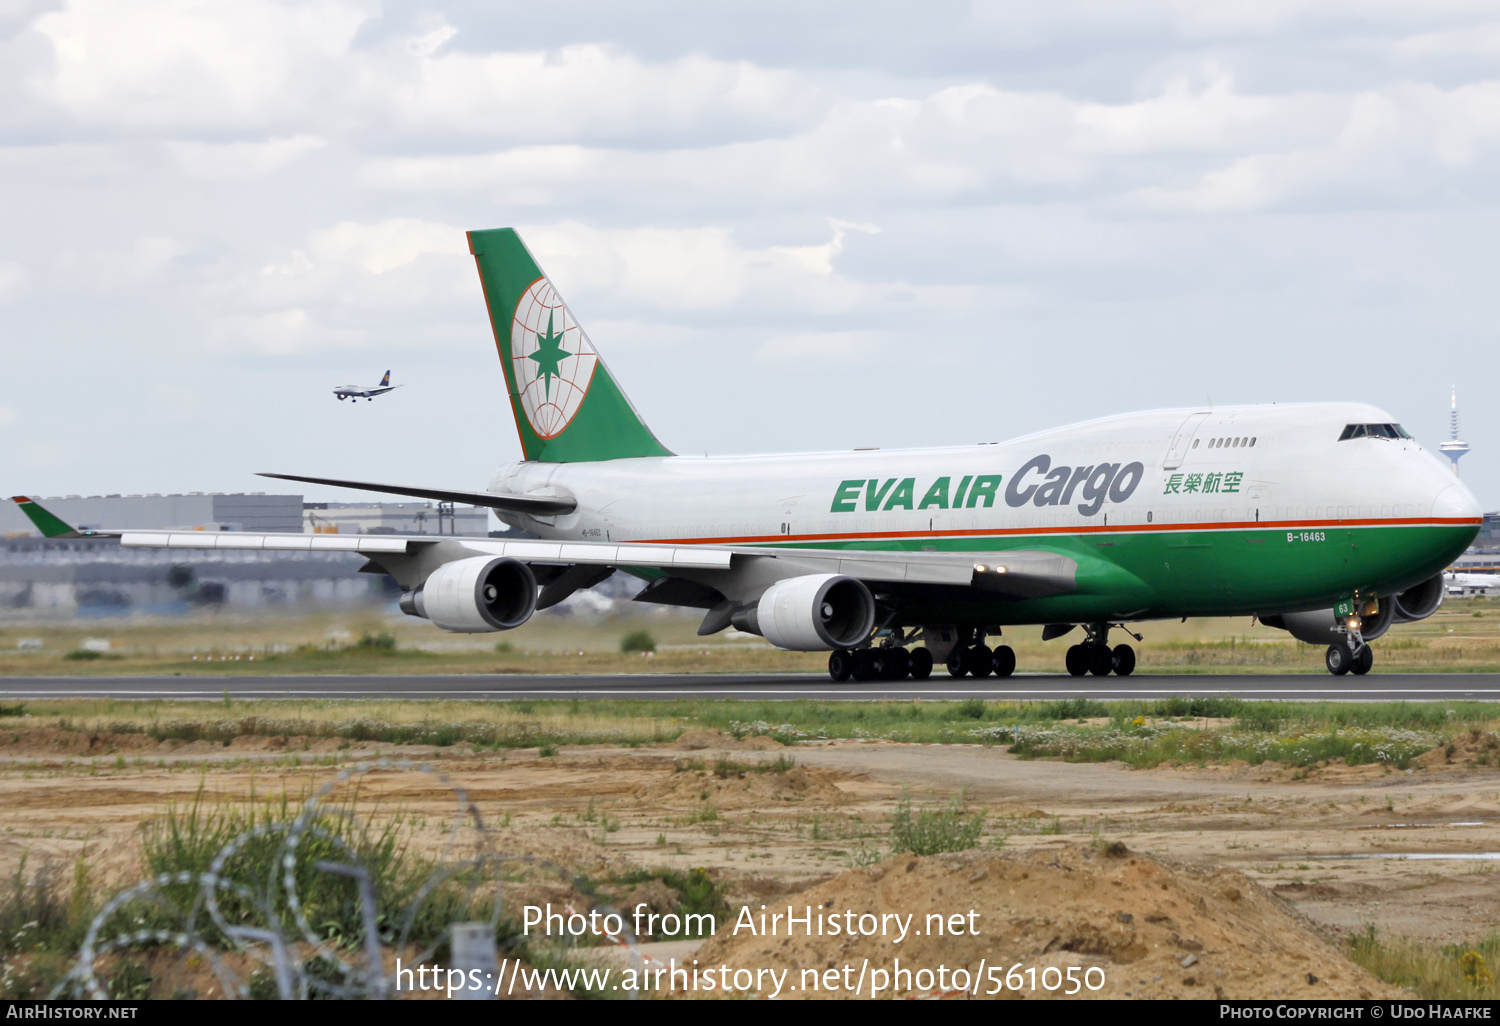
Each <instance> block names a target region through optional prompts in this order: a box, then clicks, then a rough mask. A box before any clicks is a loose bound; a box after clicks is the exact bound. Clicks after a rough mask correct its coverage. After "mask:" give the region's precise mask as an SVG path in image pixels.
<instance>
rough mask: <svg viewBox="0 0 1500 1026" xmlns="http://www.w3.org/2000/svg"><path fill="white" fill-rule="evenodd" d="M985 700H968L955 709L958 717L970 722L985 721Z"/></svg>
mask: <svg viewBox="0 0 1500 1026" xmlns="http://www.w3.org/2000/svg"><path fill="white" fill-rule="evenodd" d="M984 709H985V706H984V700H983V699H980V698H966V699H964V700H963V701H962V702H959V703H958V704H957V705H955V706H954V707H953V711H954V712H955V713H957V714H958V715H960V716H962V717H964V718H965V719H970V720H982V719H984Z"/></svg>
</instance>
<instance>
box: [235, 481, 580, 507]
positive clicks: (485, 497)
mask: <svg viewBox="0 0 1500 1026" xmlns="http://www.w3.org/2000/svg"><path fill="white" fill-rule="evenodd" d="M256 476H258V477H274V478H277V479H278V480H281V481H302V482H304V483H306V484H321V485H332V486H334V487H335V488H355V489H358V490H359V491H364V492H385V493H386V494H387V495H410V496H414V497H415V498H419V499H437V500H438V501H439V502H462V503H464V504H465V505H468V506H488V507H489V508H490V509H500V510H505V511H506V512H509V513H530V514H531V515H532V516H538V517H553V516H558V515H560V514H564V513H571V512H573V511H574V510H575V509H577V508H578V503H577V502H576V501H574V500H573V499H564V498H550V497H548V496H544V495H498V494H496V493H495V492H459V491H454V490H453V489H451V488H416V487H412V486H410V485H393V484H376V483H374V482H371V481H344V480H341V479H339V478H334V477H302V476H300V475H298V474H258V475H256Z"/></svg>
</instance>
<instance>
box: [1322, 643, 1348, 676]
mask: <svg viewBox="0 0 1500 1026" xmlns="http://www.w3.org/2000/svg"><path fill="white" fill-rule="evenodd" d="M1323 662H1324V664H1325V665H1326V666H1327V667H1328V672H1329V673H1331V674H1333V675H1334V676H1335V677H1342V676H1343V675H1344V674H1346V673H1348V672H1349V670H1350V669H1351V668H1352V667H1353V666H1354V657H1353V656H1352V655H1350V654H1349V648H1348V646H1347V645H1345V644H1343V643H1342V642H1337V641H1336V642H1334V643H1333V644H1332V645H1329V646H1328V652H1327V654H1326V655H1324V656H1323Z"/></svg>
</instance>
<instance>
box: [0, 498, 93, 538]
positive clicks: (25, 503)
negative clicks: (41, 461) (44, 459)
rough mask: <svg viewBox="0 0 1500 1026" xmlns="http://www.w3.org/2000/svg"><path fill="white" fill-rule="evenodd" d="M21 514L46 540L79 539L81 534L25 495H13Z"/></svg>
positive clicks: (13, 500) (12, 499)
mask: <svg viewBox="0 0 1500 1026" xmlns="http://www.w3.org/2000/svg"><path fill="white" fill-rule="evenodd" d="M10 501H11V502H14V503H15V504H16V505H17V506H20V507H21V512H22V513H25V514H26V519H28V520H30V521H31V522H32V523H33V524H35V525H36V529H37V530H38V531H41V532H42V537H44V538H78V537H81V534H80V533H79V532H78V531H75V530H74V529H73V528H72V527H71V526H70V525H68V524H65V523H63V522H62V521H61V520H59V519H58V518H57V517H55V516H53V515H52V514H51V513H49V512H48V511H47V510H45V509H43V508H42V507H41V506H38V505H37V504H36V503H35V502H32V501H31V500H30V499H28V498H27V497H26V496H24V495H13V496H11V499H10Z"/></svg>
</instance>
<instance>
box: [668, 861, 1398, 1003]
mask: <svg viewBox="0 0 1500 1026" xmlns="http://www.w3.org/2000/svg"><path fill="white" fill-rule="evenodd" d="M783 905H790V906H792V908H794V909H796V910H797V914H798V915H802V914H804V912H803V910H804V908H805V907H806V906H812V907H813V909H814V912H815V913H816V912H817V911H819V910H822V911H823V912H824V914H825V915H830V914H833V913H838V914H839V915H840V916H841V917H842V915H843V913H844V912H845V910H852V911H853V913H854V914H855V917H856V918H857V917H858V916H859V915H860V914H862V913H875V914H876V915H877V916H879V915H881V914H882V913H897V914H901V915H908V914H912V916H913V917H912V920H911V923H910V929H911V932H910V933H909V934H908V935H907V936H906V938H905V940H904V941H900V942H899V943H898V942H896V940H895V938H894V935H893V934H888V935H887V936H885V937H881V936H879V935H875V936H855V937H849V936H846V935H840V936H821V937H820V936H811V937H808V936H803V935H802V931H801V930H800V928H799V931H798V935H797V936H793V937H788V936H786V931H785V929H784V928H783V929H782V931H781V936H779V937H773V936H764V935H762V936H752V935H750V934H749V932H748V931H745V930H742V931H741V932H740V934H739V936H737V937H736V936H735V934H734V930H733V927H734V923H733V922H731V923H730V924H729V925H728V926H726V927H724V928H721V929H720V930H719V931H718V933H717V934H716V935H715V936H714V938H713V939H712V940H710V941H709V942H708V943H707V944H705V945H704V946H703V948H702V949H700V950H699V951H698V953H697V954H696V956H695V957H697V959H698V960H699V961H700V962H701V963H703V964H705V965H718V964H720V963H725V964H728V965H733V966H775V967H776V968H778V969H779V968H787V969H791V970H792V972H791V973H790V974H789V975H788V977H787V979H788V982H789V986H788V988H787V991H786V992H784V996H811V995H810V994H808V993H807V992H805V991H793V990H791V986H790V985H795V984H796V983H797V982H798V980H799V978H800V975H801V972H802V970H806V969H818V970H823V969H825V967H835V966H844V965H848V964H852V965H854V966H855V971H856V973H857V972H858V970H859V967H860V966H861V965H862V964H863V960H864V959H869V969H870V970H874V969H877V968H883V969H887V970H890V969H893V968H894V965H893V963H894V960H895V959H896V958H898V957H899V958H900V960H901V964H902V967H904V968H909V969H912V970H916V969H921V968H926V969H930V970H935V969H937V968H938V966H939V965H943V966H946V967H947V969H948V971H949V972H952V971H953V970H954V969H955V968H958V967H966V968H967V969H968V970H969V972H970V973H975V972H977V970H978V968H979V965H980V961H981V959H983V960H984V961H985V965H986V966H987V967H992V966H1002V967H1004V969H1005V970H1008V969H1009V968H1010V967H1012V966H1015V965H1016V964H1018V963H1019V964H1020V965H1021V967H1022V969H1023V970H1024V969H1028V968H1031V967H1035V969H1036V978H1037V979H1038V980H1042V979H1046V978H1049V977H1050V976H1051V974H1044V973H1043V970H1044V969H1045V968H1046V967H1047V966H1057V967H1059V969H1061V970H1063V971H1064V972H1065V971H1066V969H1067V968H1069V967H1075V966H1076V967H1080V968H1083V969H1087V968H1088V967H1090V966H1097V967H1099V968H1100V969H1102V970H1103V972H1104V977H1105V981H1106V982H1105V984H1104V985H1103V987H1102V988H1101V989H1099V990H1097V991H1088V990H1085V991H1083V992H1082V993H1081V994H1078V995H1076V996H1078V997H1104V998H1119V997H1133V998H1172V997H1177V998H1252V997H1254V998H1269V997H1295V998H1308V999H1350V998H1365V999H1368V998H1372V997H1402V996H1406V995H1405V994H1404V992H1403V991H1401V990H1399V989H1398V988H1395V987H1392V986H1390V985H1388V984H1385V983H1382V982H1380V981H1379V980H1377V979H1376V978H1375V977H1374V976H1372V975H1370V974H1369V973H1368V972H1366V971H1365V970H1364V969H1361V968H1360V967H1359V966H1357V965H1355V964H1354V963H1353V962H1351V961H1349V960H1348V959H1347V958H1346V957H1344V955H1343V954H1342V953H1341V952H1339V951H1338V950H1337V949H1336V948H1335V947H1333V946H1331V945H1330V944H1329V943H1328V942H1327V941H1325V940H1323V939H1322V938H1321V937H1319V936H1318V935H1317V934H1316V933H1315V932H1314V931H1313V929H1312V928H1311V927H1309V926H1308V925H1307V924H1306V923H1305V922H1304V921H1303V920H1301V919H1299V918H1298V917H1297V916H1296V915H1295V914H1294V913H1292V912H1291V911H1290V910H1289V909H1288V908H1287V906H1286V905H1285V904H1284V903H1282V902H1281V901H1278V900H1277V899H1276V898H1274V897H1272V896H1271V895H1270V894H1268V893H1267V892H1266V891H1265V890H1263V889H1262V888H1260V887H1259V886H1257V885H1256V884H1255V883H1253V882H1252V881H1250V880H1249V879H1248V878H1247V877H1245V876H1244V875H1242V874H1240V873H1237V872H1233V871H1231V870H1222V869H1209V868H1202V867H1196V866H1189V865H1180V864H1174V863H1170V862H1167V861H1165V860H1161V859H1157V858H1154V857H1150V856H1146V855H1142V854H1139V853H1135V852H1130V851H1128V850H1125V849H1124V847H1123V845H1116V846H1114V848H1113V851H1108V850H1106V851H1096V850H1093V849H1091V848H1089V847H1087V846H1082V845H1072V846H1069V847H1067V848H1062V849H1054V850H1049V851H1040V852H1030V853H1019V852H1015V853H1012V852H998V853H997V852H979V851H973V852H964V853H962V854H958V855H943V856H934V857H929V858H918V857H916V856H909V855H908V856H897V857H895V858H891V859H887V860H886V861H885V862H882V863H881V864H879V865H878V866H875V867H873V868H871V869H865V870H854V871H850V872H846V873H843V874H841V875H839V876H838V877H835V878H834V879H832V880H830V881H828V882H827V883H823V884H819V885H817V886H815V887H812V888H809V889H807V890H805V891H802V892H801V893H799V894H795V895H792V896H791V897H789V898H786V899H782V900H778V901H777V903H776V906H777V908H776V909H772V908H770V907H768V909H767V911H768V912H770V911H776V910H781V911H783V912H784V911H785V910H784V908H781V906H783ZM971 910H972V911H973V912H974V913H975V915H974V916H973V918H972V920H970V918H969V913H970V911H971ZM759 914H760V913H759V912H756V913H755V915H757V916H758V915H759ZM929 914H933V915H936V914H941V915H942V916H943V917H944V918H945V920H946V919H947V917H950V916H954V915H956V914H961V915H962V917H963V921H964V922H965V923H967V922H970V921H972V922H973V924H974V926H975V927H976V928H977V930H976V933H977V935H971V934H969V932H968V931H967V930H965V931H964V932H963V933H962V934H961V935H960V934H958V932H957V931H953V935H949V936H940V935H938V930H937V928H936V925H935V924H936V919H935V918H934V919H933V920H931V922H932V923H933V924H934V925H933V928H932V931H931V934H929V933H928V930H927V925H928V922H929V920H928V918H927V917H928V915H929ZM956 921H957V920H950V922H956ZM757 922H759V920H758V919H757ZM892 929H894V927H893V928H892ZM919 934H920V935H919ZM1002 975H1003V973H1002ZM1091 977H1092V979H1093V981H1094V982H1095V983H1097V982H1098V978H1099V977H1098V973H1097V972H1095V973H1093V974H1091ZM912 982H913V984H914V983H916V982H917V981H916V980H915V979H914V980H913V981H912ZM908 988H909V989H908ZM908 988H898V990H897V993H898V994H899V993H901V991H902V990H907V992H908V993H911V992H920V990H921V989H924V988H921V987H919V986H914V985H911V984H908ZM935 989H936V988H935ZM986 989H988V984H987V983H985V984H982V985H981V987H980V991H981V993H983V992H984V991H985V990H986ZM1064 989H1066V988H1064ZM1022 994H1024V996H1026V997H1049V996H1062V991H1061V990H1058V991H1054V992H1052V993H1050V994H1049V993H1048V992H1047V991H1045V990H1043V989H1041V987H1040V985H1038V986H1037V989H1036V991H1035V993H1032V992H1031V990H1030V989H1029V986H1028V989H1027V990H1025V991H1024V992H1022V993H1017V992H1016V991H1013V990H1005V991H1002V992H1001V994H1000V995H997V996H1005V997H1019V996H1022ZM822 996H830V995H828V994H826V993H825V994H823V995H822ZM840 996H852V995H849V994H841V995H840ZM864 996H866V997H868V996H869V994H868V993H866V994H865V995H864Z"/></svg>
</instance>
